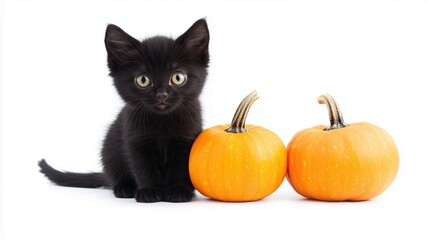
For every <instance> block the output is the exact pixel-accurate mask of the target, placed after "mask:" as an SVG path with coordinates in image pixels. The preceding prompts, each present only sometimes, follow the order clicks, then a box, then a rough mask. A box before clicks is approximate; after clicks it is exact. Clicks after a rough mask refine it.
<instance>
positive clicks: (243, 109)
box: [225, 91, 259, 133]
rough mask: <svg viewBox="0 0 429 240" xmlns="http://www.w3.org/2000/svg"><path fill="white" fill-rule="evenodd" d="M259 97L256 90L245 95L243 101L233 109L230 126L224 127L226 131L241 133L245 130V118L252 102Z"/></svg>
mask: <svg viewBox="0 0 429 240" xmlns="http://www.w3.org/2000/svg"><path fill="white" fill-rule="evenodd" d="M258 98H259V95H258V93H257V92H256V91H253V92H251V93H250V94H249V95H247V96H246V97H245V98H244V99H243V101H241V103H240V105H239V106H238V108H237V110H236V111H235V114H234V118H233V119H232V121H231V126H230V127H229V128H227V129H225V131H226V132H230V133H242V132H247V128H246V118H247V114H248V113H249V110H250V107H251V106H252V104H253V103H254V102H255V101H256V100H257V99H258Z"/></svg>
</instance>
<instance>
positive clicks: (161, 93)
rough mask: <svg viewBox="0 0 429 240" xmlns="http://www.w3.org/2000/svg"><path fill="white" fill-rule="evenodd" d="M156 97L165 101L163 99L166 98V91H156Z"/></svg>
mask: <svg viewBox="0 0 429 240" xmlns="http://www.w3.org/2000/svg"><path fill="white" fill-rule="evenodd" d="M156 98H157V99H158V100H159V101H161V102H164V101H165V99H167V98H168V93H167V92H165V91H162V92H158V93H157V94H156Z"/></svg>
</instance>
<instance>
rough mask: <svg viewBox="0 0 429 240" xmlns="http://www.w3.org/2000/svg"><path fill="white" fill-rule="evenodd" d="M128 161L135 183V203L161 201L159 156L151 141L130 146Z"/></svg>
mask: <svg viewBox="0 0 429 240" xmlns="http://www.w3.org/2000/svg"><path fill="white" fill-rule="evenodd" d="M130 145H131V147H130V149H129V161H130V164H131V170H132V172H133V174H134V176H135V179H136V182H137V191H136V194H135V199H136V201H137V202H146V203H150V202H159V201H161V200H162V192H161V185H162V175H161V171H160V165H159V159H160V154H159V152H158V151H156V149H157V148H156V146H155V144H154V143H153V142H151V141H144V142H138V143H134V144H130Z"/></svg>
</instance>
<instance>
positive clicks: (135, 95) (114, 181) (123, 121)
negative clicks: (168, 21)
mask: <svg viewBox="0 0 429 240" xmlns="http://www.w3.org/2000/svg"><path fill="white" fill-rule="evenodd" d="M105 44H106V49H107V55H108V66H109V69H110V76H112V77H113V82H114V85H115V87H116V89H117V91H118V93H119V95H120V96H121V97H122V99H123V100H124V101H125V106H124V108H123V109H122V110H121V112H120V113H119V114H118V116H117V118H116V120H115V121H114V122H113V124H112V125H111V126H110V128H109V131H108V133H107V135H106V138H105V139H104V142H103V148H102V151H101V157H102V159H101V160H102V163H103V172H102V173H71V172H60V171H57V170H55V169H53V168H52V167H51V166H49V165H48V164H47V163H46V161H45V160H41V161H40V162H39V166H40V168H41V172H42V173H44V174H45V175H46V176H47V177H48V178H49V179H50V180H51V181H53V182H54V183H56V184H58V185H61V186H70V187H86V188H97V187H103V186H106V187H111V188H113V192H114V194H115V196H116V197H118V198H132V197H135V199H136V200H137V201H138V202H157V201H169V202H186V201H190V200H191V199H192V197H193V196H194V187H193V186H192V183H191V181H190V177H189V172H188V158H189V153H190V150H191V146H192V143H193V142H194V140H195V138H196V137H197V136H198V134H199V133H200V132H201V131H202V118H201V107H200V102H199V99H198V98H199V95H200V93H201V91H202V89H203V86H204V82H205V79H206V76H207V67H208V63H209V52H208V44H209V31H208V28H207V23H206V21H205V20H204V19H200V20H198V21H197V22H195V23H194V24H193V25H192V26H191V28H189V29H188V30H187V31H186V32H185V33H184V34H182V35H181V36H180V37H178V38H177V39H175V40H174V39H171V38H167V37H160V36H157V37H153V38H149V39H146V40H144V41H142V42H140V41H138V40H136V39H134V38H133V37H131V36H130V35H128V34H127V33H125V32H124V31H123V30H122V29H120V28H119V27H117V26H115V25H109V26H108V27H107V30H106V38H105Z"/></svg>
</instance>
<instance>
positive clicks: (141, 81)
mask: <svg viewBox="0 0 429 240" xmlns="http://www.w3.org/2000/svg"><path fill="white" fill-rule="evenodd" d="M135 82H136V85H137V87H139V88H147V87H149V86H150V85H151V82H150V79H149V78H148V76H146V75H141V76H138V77H136V79H135Z"/></svg>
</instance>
